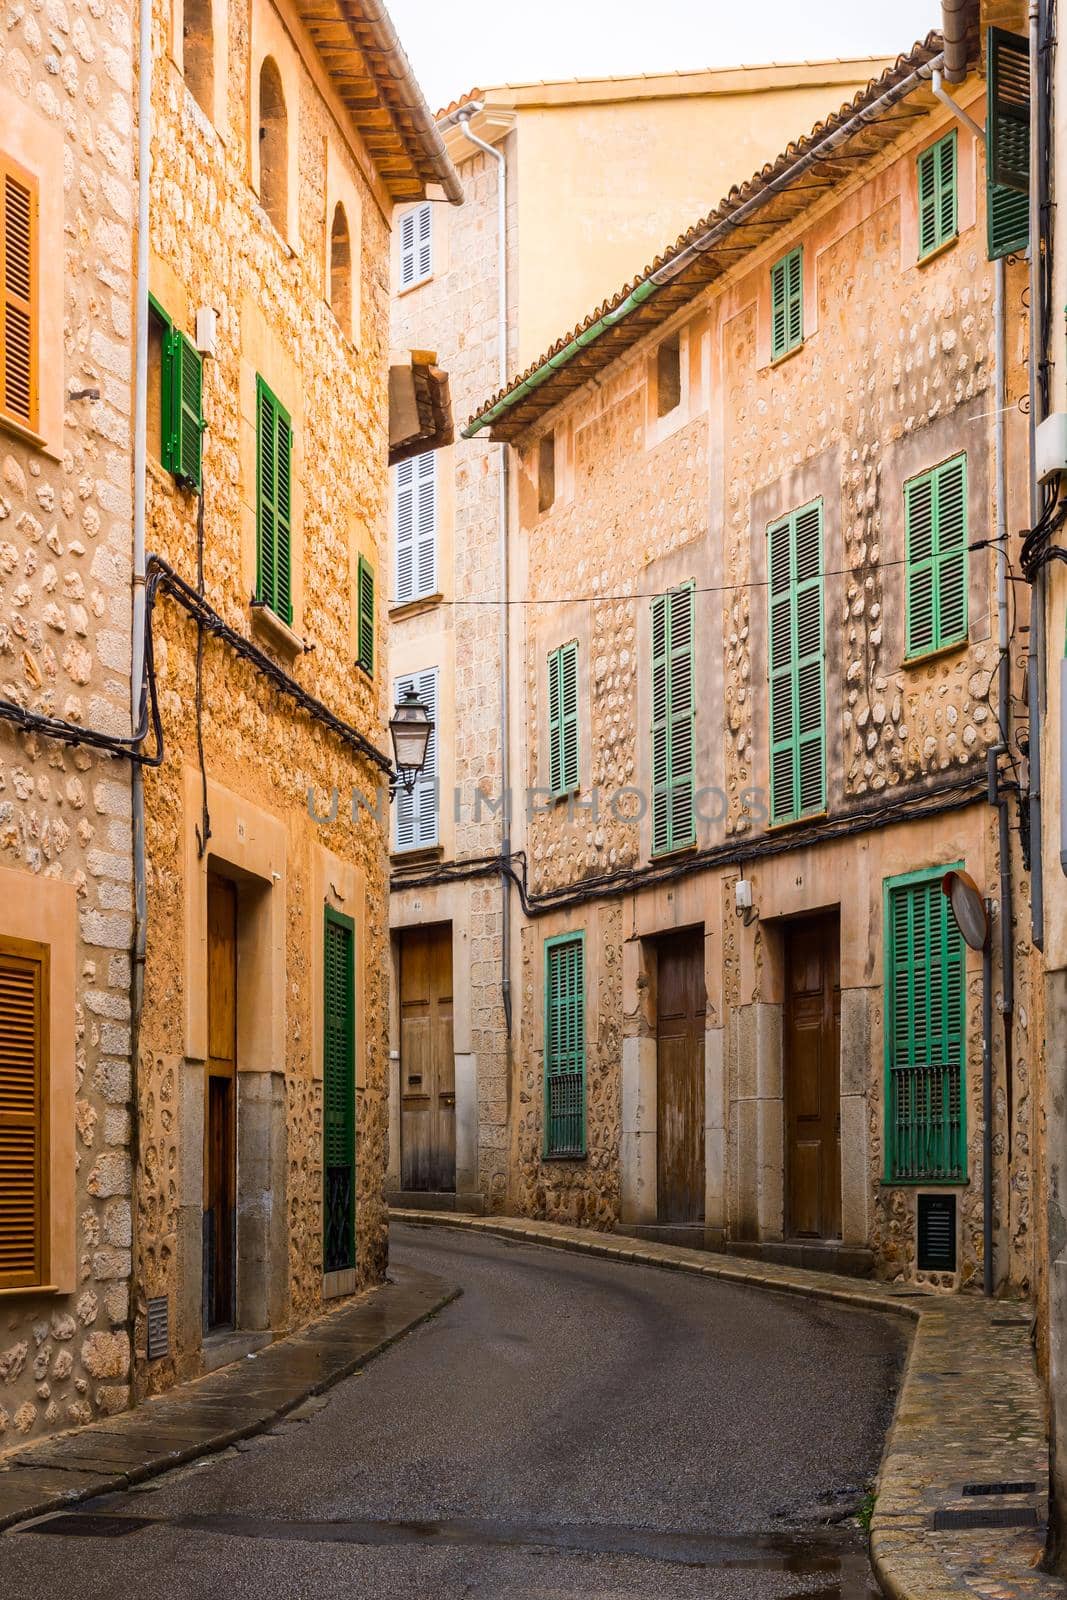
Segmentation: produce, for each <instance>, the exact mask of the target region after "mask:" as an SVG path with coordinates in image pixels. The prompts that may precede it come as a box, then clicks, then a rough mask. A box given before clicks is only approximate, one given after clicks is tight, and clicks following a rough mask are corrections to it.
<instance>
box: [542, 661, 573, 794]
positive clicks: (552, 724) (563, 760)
mask: <svg viewBox="0 0 1067 1600" xmlns="http://www.w3.org/2000/svg"><path fill="white" fill-rule="evenodd" d="M548 750H549V763H548V764H549V785H550V787H551V789H552V793H553V794H556V795H563V794H570V793H571V791H572V790H574V789H577V787H578V782H579V776H580V774H579V763H578V644H577V641H576V640H571V642H570V644H561V645H560V647H559V649H558V650H553V651H552V652H551V654H550V655H549V658H548Z"/></svg>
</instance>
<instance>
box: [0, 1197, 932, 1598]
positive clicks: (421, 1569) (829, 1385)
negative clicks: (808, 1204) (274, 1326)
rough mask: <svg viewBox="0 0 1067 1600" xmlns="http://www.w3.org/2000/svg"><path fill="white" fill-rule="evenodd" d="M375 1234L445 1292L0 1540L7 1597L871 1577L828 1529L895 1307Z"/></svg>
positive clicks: (845, 1534) (875, 1387)
mask: <svg viewBox="0 0 1067 1600" xmlns="http://www.w3.org/2000/svg"><path fill="white" fill-rule="evenodd" d="M393 1249H394V1259H397V1260H403V1261H409V1262H411V1263H412V1264H417V1265H420V1266H423V1267H425V1268H427V1269H428V1270H430V1271H433V1272H437V1273H440V1274H442V1275H443V1276H444V1277H446V1278H448V1279H449V1280H450V1281H453V1282H456V1283H459V1284H460V1285H462V1288H463V1296H462V1298H461V1299H460V1300H458V1301H457V1302H455V1303H454V1304H453V1305H451V1306H449V1307H447V1308H446V1309H445V1310H444V1311H443V1312H442V1313H440V1315H439V1316H437V1317H436V1318H434V1319H433V1320H431V1321H430V1322H429V1323H427V1324H425V1325H424V1326H423V1327H421V1328H419V1329H418V1330H416V1332H415V1333H413V1334H411V1335H410V1336H409V1337H408V1338H406V1339H404V1340H403V1341H402V1342H401V1343H400V1344H399V1345H397V1346H395V1347H394V1348H393V1349H392V1350H390V1351H388V1352H387V1353H386V1354H385V1355H384V1356H382V1357H381V1358H380V1359H379V1360H377V1361H376V1362H374V1363H373V1364H372V1365H371V1366H370V1367H368V1368H367V1369H366V1371H365V1372H364V1373H362V1374H360V1375H357V1376H356V1377H354V1378H351V1379H349V1380H348V1381H347V1382H346V1383H343V1384H341V1385H339V1386H338V1387H337V1388H336V1389H334V1390H333V1391H331V1393H330V1394H329V1395H327V1396H325V1397H323V1398H322V1399H320V1400H318V1401H313V1402H311V1404H310V1405H309V1406H308V1407H306V1408H304V1409H303V1412H302V1413H301V1414H299V1415H297V1416H294V1417H291V1418H288V1419H286V1421H285V1422H283V1423H282V1424H281V1425H280V1426H279V1427H278V1428H276V1429H275V1430H274V1431H273V1432H272V1433H270V1434H266V1435H263V1436H261V1437H260V1438H258V1439H254V1440H250V1441H248V1442H247V1443H246V1444H245V1445H244V1446H242V1447H241V1448H240V1449H237V1450H231V1451H227V1452H226V1453H225V1454H223V1455H221V1456H217V1457H214V1458H211V1459H209V1460H207V1461H203V1462H199V1463H196V1464H194V1465H192V1466H187V1467H184V1468H180V1469H178V1470H177V1471H175V1472H173V1473H170V1474H168V1475H167V1476H166V1477H164V1478H159V1479H156V1480H154V1481H153V1482H151V1483H149V1484H146V1485H144V1486H143V1487H141V1488H140V1489H138V1490H135V1491H132V1492H130V1493H128V1494H125V1495H114V1496H109V1497H107V1498H106V1499H105V1500H101V1501H97V1502H94V1503H93V1504H92V1506H91V1507H90V1508H82V1509H90V1510H91V1512H93V1513H94V1514H93V1515H91V1516H90V1517H88V1518H82V1517H79V1518H78V1519H76V1521H75V1522H74V1523H73V1528H72V1529H71V1531H68V1532H67V1533H65V1534H59V1533H54V1532H49V1525H48V1521H47V1520H45V1521H43V1522H40V1523H38V1524H36V1525H35V1526H34V1527H32V1528H27V1529H24V1530H23V1531H16V1532H12V1533H10V1534H8V1535H7V1536H6V1537H4V1538H2V1539H0V1597H2V1600H38V1597H39V1600H57V1597H58V1600H96V1597H97V1596H99V1597H101V1600H103V1597H105V1596H106V1597H107V1600H116V1597H117V1596H120V1595H121V1596H127V1595H129V1596H136V1597H138V1600H140V1597H145V1600H154V1597H156V1596H162V1597H166V1600H187V1597H188V1600H209V1597H210V1600H245V1597H253V1596H254V1597H257V1600H258V1597H260V1596H269V1597H270V1600H297V1597H299V1600H303V1597H305V1596H306V1597H307V1600H332V1597H333V1596H345V1597H347V1596H352V1597H356V1596H359V1597H360V1600H364V1597H378V1596H381V1597H382V1600H386V1597H388V1600H408V1597H410V1600H437V1597H439V1596H440V1597H446V1596H447V1597H452V1596H457V1597H458V1596H475V1597H488V1596H493V1597H496V1596H507V1597H508V1600H525V1597H530V1600H533V1597H536V1600H570V1597H572V1596H583V1597H584V1596H588V1597H594V1596H595V1597H600V1600H631V1597H645V1596H649V1597H651V1596H655V1597H656V1600H674V1597H686V1600H689V1597H693V1600H696V1597H698V1596H699V1597H700V1600H720V1597H722V1600H725V1597H737V1600H787V1597H788V1600H793V1597H794V1596H800V1595H819V1596H823V1597H826V1600H828V1597H832V1596H836V1597H839V1600H860V1597H866V1596H868V1595H873V1594H875V1593H876V1592H877V1591H876V1589H875V1587H874V1585H873V1581H872V1580H870V1579H869V1577H868V1576H867V1568H866V1563H865V1561H864V1559H863V1553H862V1541H861V1539H860V1537H859V1534H858V1532H857V1531H856V1529H855V1525H854V1524H850V1523H848V1522H844V1523H838V1524H837V1525H834V1526H827V1520H828V1519H830V1518H833V1517H835V1516H840V1515H841V1514H842V1513H843V1512H844V1511H845V1510H846V1509H847V1507H848V1506H849V1505H852V1504H855V1503H856V1502H857V1501H858V1500H859V1499H860V1498H861V1496H862V1493H863V1491H864V1489H865V1487H866V1485H867V1484H868V1483H869V1481H870V1479H871V1477H872V1476H873V1474H874V1472H875V1470H876V1467H877V1463H878V1459H879V1455H880V1451H881V1443H882V1439H883V1436H884V1431H885V1427H886V1425H887V1422H888V1419H889V1414H890V1409H891V1406H892V1401H893V1394H894V1389H895V1384H896V1380H897V1376H898V1372H899V1368H900V1363H901V1360H902V1356H903V1339H902V1336H901V1333H900V1331H899V1329H898V1328H897V1327H896V1326H895V1325H893V1324H892V1323H891V1322H890V1321H888V1320H887V1319H883V1318H879V1317H876V1316H869V1315H862V1314H857V1313H853V1312H849V1311H844V1310H837V1309H835V1308H830V1307H827V1306H820V1305H817V1304H814V1303H809V1302H806V1301H800V1300H791V1299H787V1298H784V1297H775V1296H770V1295H766V1294H762V1293H760V1292H759V1291H755V1290H748V1289H739V1288H733V1287H731V1286H728V1285H724V1284H716V1283H709V1282H706V1281H702V1280H699V1279H695V1278H691V1277H687V1276H684V1275H683V1274H680V1273H678V1274H675V1273H666V1272H662V1271H657V1270H655V1269H651V1268H639V1267H628V1266H621V1265H618V1264H615V1263H612V1262H608V1261H596V1260H592V1259H589V1258H585V1257H579V1256H573V1255H566V1254H563V1253H561V1252H558V1251H551V1250H546V1249H543V1248H539V1247H537V1246H531V1245H510V1244H506V1243H504V1242H503V1241H500V1240H490V1239H486V1238H474V1237H471V1236H468V1235H463V1234H459V1233H450V1232H448V1231H447V1230H444V1229H440V1230H435V1231H433V1232H427V1231H423V1230H416V1229H410V1228H396V1229H394V1235H393ZM95 1513H106V1514H107V1517H110V1518H116V1517H120V1518H121V1517H125V1518H129V1519H133V1520H131V1521H129V1522H125V1523H124V1522H122V1521H108V1520H106V1518H105V1516H99V1515H96V1514H95ZM68 1527H71V1525H70V1524H68ZM79 1529H80V1530H81V1531H75V1530H79Z"/></svg>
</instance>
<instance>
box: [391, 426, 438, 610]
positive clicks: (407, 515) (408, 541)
mask: <svg viewBox="0 0 1067 1600" xmlns="http://www.w3.org/2000/svg"><path fill="white" fill-rule="evenodd" d="M436 590H437V457H436V456H435V454H434V452H433V451H432V450H426V451H424V452H423V454H422V455H418V456H411V457H409V458H408V460H407V461H401V462H400V463H399V465H398V466H397V469H396V604H397V605H398V606H402V605H406V604H407V603H408V602H409V601H410V600H423V599H425V598H426V597H427V595H431V594H434V593H436Z"/></svg>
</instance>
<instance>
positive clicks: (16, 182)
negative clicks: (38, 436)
mask: <svg viewBox="0 0 1067 1600" xmlns="http://www.w3.org/2000/svg"><path fill="white" fill-rule="evenodd" d="M0 173H2V176H3V197H2V202H3V215H2V220H0V250H2V252H3V262H2V266H3V286H4V292H3V301H2V316H3V326H2V328H0V356H2V369H3V370H2V386H3V393H2V397H0V404H2V407H3V411H4V414H5V415H6V416H8V417H10V418H12V419H13V420H14V421H15V422H21V423H22V424H23V425H24V426H25V427H27V428H32V429H36V427H37V409H38V408H37V361H38V351H37V345H38V340H39V329H38V316H37V278H38V261H37V202H38V191H37V180H36V178H33V177H31V176H30V174H29V173H28V172H24V171H23V170H22V168H21V167H17V166H15V164H14V163H13V162H11V161H8V160H7V159H6V158H5V159H3V160H0Z"/></svg>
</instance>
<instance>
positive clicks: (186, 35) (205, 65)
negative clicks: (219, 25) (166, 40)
mask: <svg viewBox="0 0 1067 1600" xmlns="http://www.w3.org/2000/svg"><path fill="white" fill-rule="evenodd" d="M183 22H184V26H183V45H182V50H183V60H184V62H185V81H186V83H187V84H188V86H189V92H190V94H191V95H192V97H193V99H194V100H195V101H196V103H197V105H198V106H199V107H200V109H201V111H203V112H204V113H205V115H206V116H209V117H210V116H212V115H213V113H214V93H215V31H214V25H213V18H212V15H211V0H185V15H184V19H183Z"/></svg>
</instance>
